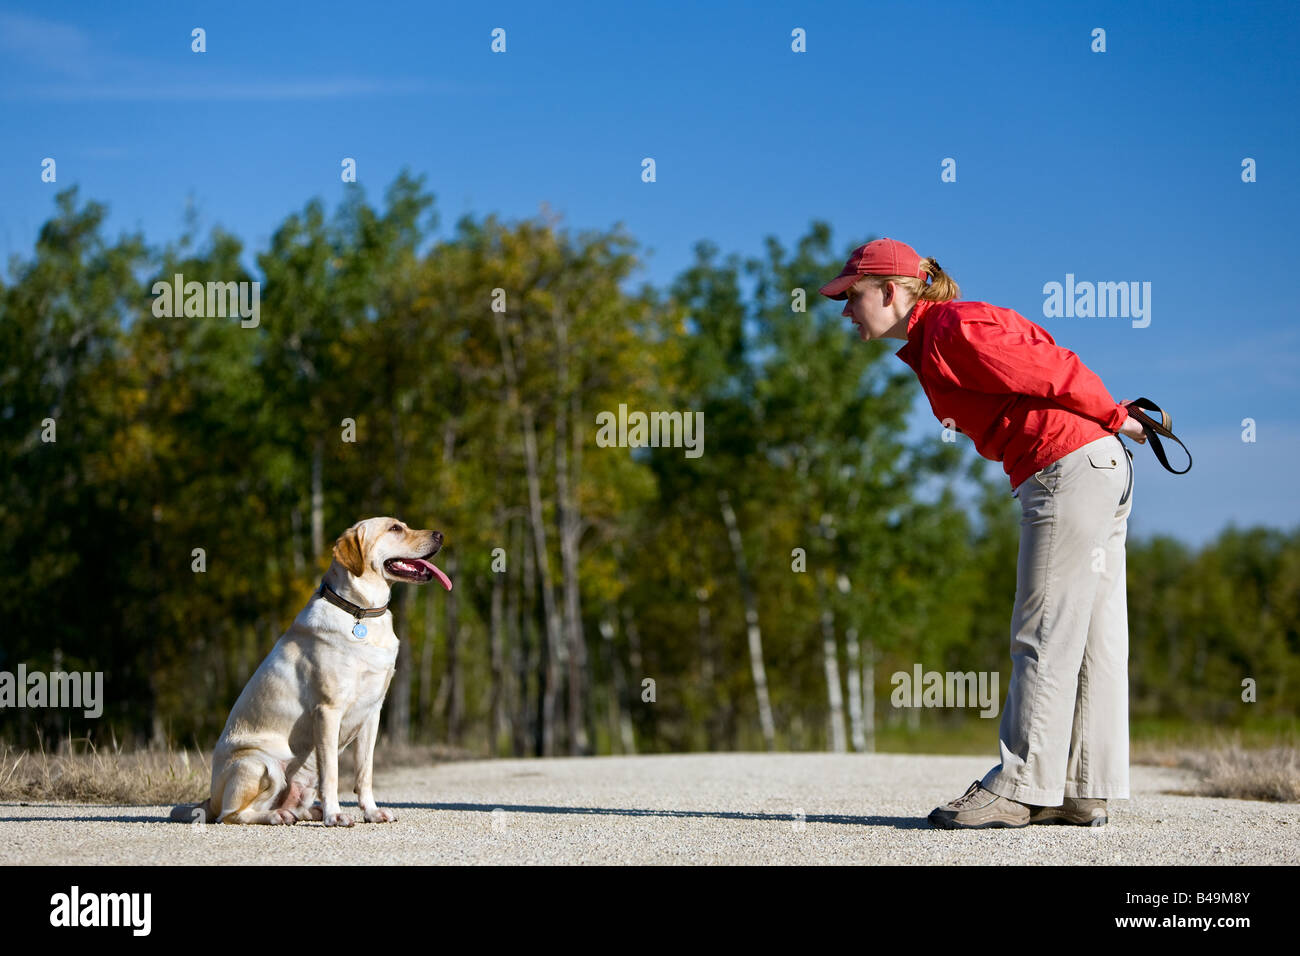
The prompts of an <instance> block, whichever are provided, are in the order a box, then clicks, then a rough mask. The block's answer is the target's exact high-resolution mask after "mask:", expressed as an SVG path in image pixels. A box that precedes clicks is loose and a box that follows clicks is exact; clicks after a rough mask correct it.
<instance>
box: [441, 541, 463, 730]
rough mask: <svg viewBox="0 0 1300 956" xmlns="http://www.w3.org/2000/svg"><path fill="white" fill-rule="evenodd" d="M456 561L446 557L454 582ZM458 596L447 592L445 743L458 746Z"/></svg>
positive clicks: (460, 696) (460, 706) (460, 697)
mask: <svg viewBox="0 0 1300 956" xmlns="http://www.w3.org/2000/svg"><path fill="white" fill-rule="evenodd" d="M457 563H458V562H457V561H456V556H455V555H454V554H449V555H447V569H446V570H447V577H449V578H451V579H452V580H453V581H455V580H456V573H457ZM459 594H460V592H459V591H457V590H456V589H455V588H452V589H451V590H450V591H448V592H447V676H446V677H445V678H444V680H445V681H446V688H447V743H449V744H450V745H451V746H453V747H459V746H460V731H461V720H462V718H463V716H464V712H465V695H464V691H463V690H462V688H461V683H460V600H459V597H458V595H459Z"/></svg>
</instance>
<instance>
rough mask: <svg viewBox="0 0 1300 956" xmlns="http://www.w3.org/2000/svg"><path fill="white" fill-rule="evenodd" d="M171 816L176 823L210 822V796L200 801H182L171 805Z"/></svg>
mask: <svg viewBox="0 0 1300 956" xmlns="http://www.w3.org/2000/svg"><path fill="white" fill-rule="evenodd" d="M171 818H172V819H173V820H175V821H176V822H177V823H211V822H212V798H211V797H209V798H208V799H207V800H204V801H203V802H202V803H182V804H180V805H179V806H175V807H172V814H171Z"/></svg>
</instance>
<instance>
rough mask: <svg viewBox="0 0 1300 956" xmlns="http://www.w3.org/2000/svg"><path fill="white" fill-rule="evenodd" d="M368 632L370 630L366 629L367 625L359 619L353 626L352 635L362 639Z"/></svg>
mask: <svg viewBox="0 0 1300 956" xmlns="http://www.w3.org/2000/svg"><path fill="white" fill-rule="evenodd" d="M367 633H368V632H367V631H366V626H365V625H364V624H362V623H361V622H360V621H357V623H356V624H355V625H354V626H353V628H352V636H353V637H355V638H356V639H357V640H362V639H363V638H364V637H365V636H366V634H367Z"/></svg>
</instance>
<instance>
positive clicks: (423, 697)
mask: <svg viewBox="0 0 1300 956" xmlns="http://www.w3.org/2000/svg"><path fill="white" fill-rule="evenodd" d="M424 594H425V595H426V597H425V601H424V641H423V643H422V644H421V645H420V680H419V684H420V686H419V707H420V732H421V733H422V734H423V735H424V736H425V737H426V738H432V737H433V734H434V720H433V649H434V645H435V644H436V643H437V637H438V601H437V595H436V594H435V593H434V592H433V590H432V589H430V588H425V589H424Z"/></svg>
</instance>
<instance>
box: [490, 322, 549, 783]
mask: <svg viewBox="0 0 1300 956" xmlns="http://www.w3.org/2000/svg"><path fill="white" fill-rule="evenodd" d="M495 317H496V326H497V336H498V338H499V339H500V340H501V354H502V358H503V360H504V361H503V365H504V366H505V371H506V381H507V382H508V383H509V386H510V397H511V401H512V403H513V404H515V405H517V406H518V408H519V415H520V418H521V420H522V423H523V438H524V467H525V470H526V472H527V477H528V517H529V521H530V523H531V525H532V528H533V548H534V550H535V551H536V558H537V572H538V576H539V577H540V579H541V589H542V607H543V611H544V613H545V618H546V647H545V648H544V650H543V658H544V661H545V665H544V666H545V673H546V679H545V681H544V684H543V688H542V755H543V756H546V757H549V756H552V755H553V754H554V753H555V692H556V687H555V683H556V680H555V678H556V673H555V672H556V666H555V655H556V648H558V647H559V644H560V641H561V634H560V615H559V611H558V609H557V608H556V606H555V592H554V590H553V589H552V585H551V565H550V560H549V559H548V557H547V545H546V523H545V521H544V520H543V513H542V489H541V467H540V465H539V463H538V454H537V430H536V427H535V424H534V421H533V409H532V406H531V405H528V404H527V403H525V402H523V401H521V400H520V395H519V378H518V373H517V370H516V368H515V361H514V353H513V350H512V349H511V347H510V340H509V338H508V337H507V334H506V330H505V325H504V323H503V321H502V318H501V315H500V313H496V314H495Z"/></svg>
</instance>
